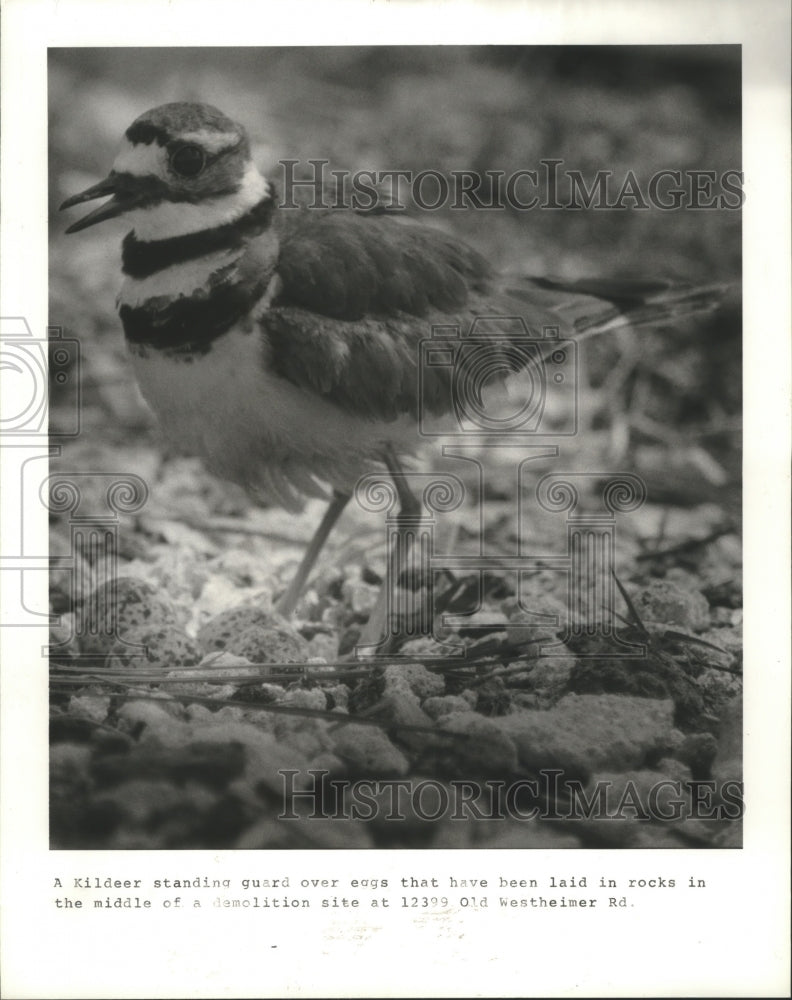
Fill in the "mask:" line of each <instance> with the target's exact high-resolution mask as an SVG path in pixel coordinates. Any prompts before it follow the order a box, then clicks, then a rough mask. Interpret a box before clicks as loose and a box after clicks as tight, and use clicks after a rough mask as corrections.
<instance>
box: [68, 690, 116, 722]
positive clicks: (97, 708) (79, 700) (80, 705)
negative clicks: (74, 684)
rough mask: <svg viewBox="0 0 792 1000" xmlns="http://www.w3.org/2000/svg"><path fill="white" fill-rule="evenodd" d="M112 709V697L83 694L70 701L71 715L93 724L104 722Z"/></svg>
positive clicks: (74, 696) (73, 697)
mask: <svg viewBox="0 0 792 1000" xmlns="http://www.w3.org/2000/svg"><path fill="white" fill-rule="evenodd" d="M109 709H110V695H106V694H82V695H72V697H71V698H70V699H69V714H70V715H76V716H77V717H78V718H81V719H90V720H91V721H92V722H104V720H105V719H106V718H107V713H108V711H109Z"/></svg>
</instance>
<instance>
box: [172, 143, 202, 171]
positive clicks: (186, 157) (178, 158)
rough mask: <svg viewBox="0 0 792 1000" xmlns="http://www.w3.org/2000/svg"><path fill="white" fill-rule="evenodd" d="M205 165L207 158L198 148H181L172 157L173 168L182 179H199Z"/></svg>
mask: <svg viewBox="0 0 792 1000" xmlns="http://www.w3.org/2000/svg"><path fill="white" fill-rule="evenodd" d="M205 164H206V156H205V155H204V151H203V150H202V149H201V148H200V147H198V146H180V147H179V148H178V149H177V150H176V152H175V153H174V154H173V156H171V166H172V167H173V169H174V170H175V171H176V173H177V174H180V175H181V176H182V177H197V176H198V174H200V172H201V171H202V170H203V168H204V166H205Z"/></svg>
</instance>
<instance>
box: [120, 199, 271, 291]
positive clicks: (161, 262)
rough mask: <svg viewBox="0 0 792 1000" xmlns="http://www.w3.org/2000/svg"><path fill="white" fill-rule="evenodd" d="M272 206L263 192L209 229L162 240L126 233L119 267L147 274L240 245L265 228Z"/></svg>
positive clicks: (138, 275)
mask: <svg viewBox="0 0 792 1000" xmlns="http://www.w3.org/2000/svg"><path fill="white" fill-rule="evenodd" d="M274 210H275V201H274V199H273V198H272V196H271V195H267V196H266V197H264V198H262V199H261V201H259V202H257V203H256V204H255V205H254V206H253V208H251V209H250V210H249V211H248V212H246V213H245V214H244V215H242V216H240V217H239V218H238V219H234V220H233V222H227V223H225V224H224V225H222V226H215V227H214V228H213V229H202V230H200V231H199V232H197V233H186V234H185V235H184V236H171V237H170V238H169V239H165V240H139V239H138V238H137V237H136V236H135V234H134V232H131V233H128V234H127V236H126V237H125V238H124V242H123V244H122V246H121V250H122V261H123V264H122V270H123V272H124V274H127V275H129V277H130V278H148V277H149V276H150V275H152V274H156V272H157V271H162V270H164V269H165V268H167V267H172V266H173V265H174V264H182V263H184V262H185V261H188V260H195V259H196V258H197V257H204V256H205V255H206V254H209V253H213V252H215V251H217V250H227V249H234V248H236V247H241V246H242V245H243V243H244V241H245V239H247V238H248V237H250V236H254V235H256V234H257V233H260V232H263V231H264V230H265V229H267V228H269V226H270V224H271V222H272V215H273V212H274Z"/></svg>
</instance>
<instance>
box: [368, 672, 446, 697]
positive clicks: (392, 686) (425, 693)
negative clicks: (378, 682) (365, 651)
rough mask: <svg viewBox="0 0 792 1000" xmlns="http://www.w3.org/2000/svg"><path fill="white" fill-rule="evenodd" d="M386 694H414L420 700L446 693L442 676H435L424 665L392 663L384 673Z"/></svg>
mask: <svg viewBox="0 0 792 1000" xmlns="http://www.w3.org/2000/svg"><path fill="white" fill-rule="evenodd" d="M383 679H384V682H385V691H386V693H398V692H401V693H406V692H408V691H409V692H412V693H413V694H415V695H416V696H417V697H418V699H419V700H421V701H423V699H424V698H429V697H431V696H432V695H437V694H442V693H443V692H444V691H445V679H444V678H443V676H442V674H434V673H431V671H429V670H427V669H426V667H425V666H424V665H423V664H422V663H391V664H389V665H388V666H387V667H385V670H384V671H383Z"/></svg>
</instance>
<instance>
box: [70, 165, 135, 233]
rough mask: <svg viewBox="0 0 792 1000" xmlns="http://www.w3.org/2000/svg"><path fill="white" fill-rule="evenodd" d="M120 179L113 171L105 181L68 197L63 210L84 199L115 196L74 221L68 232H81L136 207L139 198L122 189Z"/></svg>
mask: <svg viewBox="0 0 792 1000" xmlns="http://www.w3.org/2000/svg"><path fill="white" fill-rule="evenodd" d="M118 181H119V178H118V175H117V174H114V173H111V174H110V175H109V176H108V177H105V179H104V180H103V181H99V183H98V184H94V185H93V187H89V188H87V189H86V190H85V191H82V192H81V193H80V194H74V195H72V196H71V198H67V199H66V201H64V203H63V204H62V205H61V207H60V211H63V209H64V208H72V207H73V206H74V205H82V203H83V202H84V201H93V200H94V199H95V198H104V196H105V195H108V194H110V195H112V196H113V197H112V198H111V199H110V200H109V201H106V202H105V203H104V205H100V206H99V207H98V208H95V209H94V210H93V212H89V213H88V215H86V216H85V218H83V219H78V221H77V222H74V223H72V225H70V226H69V228H68V229H67V230H66V232H67V233H79V231H80V230H81V229H87V228H88V227H89V226H95V225H96V223H97V222H104V220H105V219H114V218H115V217H116V216H117V215H123V213H124V212H127V211H129V209H130V208H134V207H135V205H136V204H137V199H136V198H135V197H134V196H133V195H132V196H131V195H130V192H129V191H128V190H121V189H120V186H119V183H118Z"/></svg>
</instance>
